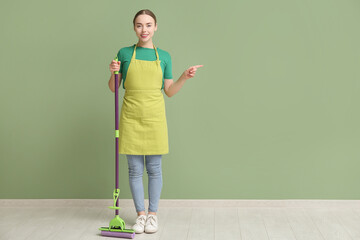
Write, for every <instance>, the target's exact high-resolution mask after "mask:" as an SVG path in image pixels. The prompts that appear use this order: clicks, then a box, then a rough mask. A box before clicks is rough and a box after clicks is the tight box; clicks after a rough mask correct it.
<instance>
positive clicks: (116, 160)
mask: <svg viewBox="0 0 360 240" xmlns="http://www.w3.org/2000/svg"><path fill="white" fill-rule="evenodd" d="M114 60H115V61H116V62H118V57H117V56H116V57H115V58H114ZM114 74H115V190H117V189H118V190H119V192H120V189H119V89H118V83H119V71H114ZM120 81H121V79H120ZM118 200H119V199H116V207H119V201H118ZM115 215H119V210H118V209H116V210H115Z"/></svg>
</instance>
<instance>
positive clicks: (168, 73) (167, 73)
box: [164, 53, 173, 79]
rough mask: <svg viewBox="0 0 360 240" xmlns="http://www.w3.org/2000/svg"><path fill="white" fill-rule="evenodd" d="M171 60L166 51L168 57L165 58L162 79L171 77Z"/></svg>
mask: <svg viewBox="0 0 360 240" xmlns="http://www.w3.org/2000/svg"><path fill="white" fill-rule="evenodd" d="M172 78H173V75H172V62H171V56H170V54H169V53H168V57H167V59H166V65H165V70H164V79H172Z"/></svg>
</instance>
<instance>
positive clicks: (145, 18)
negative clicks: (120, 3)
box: [134, 14, 157, 42]
mask: <svg viewBox="0 0 360 240" xmlns="http://www.w3.org/2000/svg"><path fill="white" fill-rule="evenodd" d="M134 30H135V32H136V36H137V37H138V38H139V40H140V41H142V42H147V41H149V40H150V39H151V38H152V37H153V35H154V32H155V31H156V30H157V25H156V26H155V21H154V19H153V18H152V17H151V16H149V15H147V14H141V15H139V16H137V17H136V19H135V26H134Z"/></svg>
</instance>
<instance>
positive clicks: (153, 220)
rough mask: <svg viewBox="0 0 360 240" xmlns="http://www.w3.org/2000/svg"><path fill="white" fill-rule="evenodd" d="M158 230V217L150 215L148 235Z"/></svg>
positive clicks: (147, 228) (147, 224) (147, 227)
mask: <svg viewBox="0 0 360 240" xmlns="http://www.w3.org/2000/svg"><path fill="white" fill-rule="evenodd" d="M157 230H158V219H157V216H156V215H152V214H148V216H147V219H146V224H145V232H146V233H154V232H156V231H157Z"/></svg>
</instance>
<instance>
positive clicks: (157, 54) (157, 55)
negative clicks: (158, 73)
mask: <svg viewBox="0 0 360 240" xmlns="http://www.w3.org/2000/svg"><path fill="white" fill-rule="evenodd" d="M136 46H137V44H135V47H134V53H133V56H132V59H135V57H136ZM153 46H154V49H155V53H156V60H158V61H159V53H158V51H157V50H156V47H155V45H154V44H153Z"/></svg>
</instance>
